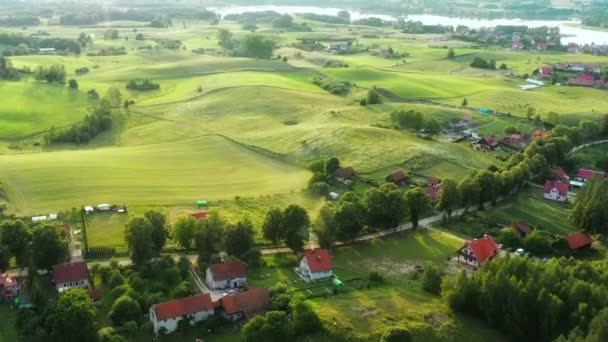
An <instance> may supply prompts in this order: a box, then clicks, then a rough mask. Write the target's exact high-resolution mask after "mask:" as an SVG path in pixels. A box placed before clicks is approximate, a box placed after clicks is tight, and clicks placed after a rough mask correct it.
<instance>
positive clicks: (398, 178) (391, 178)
mask: <svg viewBox="0 0 608 342" xmlns="http://www.w3.org/2000/svg"><path fill="white" fill-rule="evenodd" d="M406 179H407V176H406V175H405V173H403V171H401V170H399V171H396V172H393V173H391V174H390V175H388V176H387V177H386V181H387V182H390V183H395V184H397V185H402V184H403V183H404V182H405V180H406Z"/></svg>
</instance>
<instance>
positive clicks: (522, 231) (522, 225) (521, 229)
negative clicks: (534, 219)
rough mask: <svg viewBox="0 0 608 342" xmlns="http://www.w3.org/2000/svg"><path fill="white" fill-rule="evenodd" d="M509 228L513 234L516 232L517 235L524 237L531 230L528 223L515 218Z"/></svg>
mask: <svg viewBox="0 0 608 342" xmlns="http://www.w3.org/2000/svg"><path fill="white" fill-rule="evenodd" d="M511 229H513V231H514V232H515V234H517V235H518V236H519V237H525V236H526V235H528V234H530V233H531V232H532V227H530V224H529V223H528V222H526V221H524V220H517V221H515V222H513V224H512V225H511Z"/></svg>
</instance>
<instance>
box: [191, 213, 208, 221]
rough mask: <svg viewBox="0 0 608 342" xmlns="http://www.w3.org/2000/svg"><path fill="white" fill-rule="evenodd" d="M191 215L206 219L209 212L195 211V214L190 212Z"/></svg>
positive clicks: (198, 218)
mask: <svg viewBox="0 0 608 342" xmlns="http://www.w3.org/2000/svg"><path fill="white" fill-rule="evenodd" d="M190 216H192V217H194V218H195V219H197V220H204V219H206V218H207V213H205V212H200V213H194V214H190Z"/></svg>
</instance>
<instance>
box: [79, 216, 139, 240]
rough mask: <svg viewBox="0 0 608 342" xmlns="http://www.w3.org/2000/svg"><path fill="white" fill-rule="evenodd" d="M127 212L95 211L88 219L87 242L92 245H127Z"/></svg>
mask: <svg viewBox="0 0 608 342" xmlns="http://www.w3.org/2000/svg"><path fill="white" fill-rule="evenodd" d="M127 222H129V217H128V215H126V214H114V213H95V214H94V215H92V216H90V217H89V218H88V219H87V243H88V246H89V248H92V247H121V246H125V234H124V230H125V225H126V224H127Z"/></svg>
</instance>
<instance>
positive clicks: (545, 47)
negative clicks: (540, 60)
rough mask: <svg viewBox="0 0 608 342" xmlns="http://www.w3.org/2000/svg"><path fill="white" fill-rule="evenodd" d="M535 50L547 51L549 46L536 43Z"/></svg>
mask: <svg viewBox="0 0 608 342" xmlns="http://www.w3.org/2000/svg"><path fill="white" fill-rule="evenodd" d="M536 48H537V49H539V50H547V49H548V48H549V44H547V43H538V44H537V45H536Z"/></svg>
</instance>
